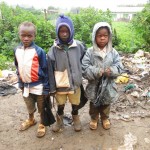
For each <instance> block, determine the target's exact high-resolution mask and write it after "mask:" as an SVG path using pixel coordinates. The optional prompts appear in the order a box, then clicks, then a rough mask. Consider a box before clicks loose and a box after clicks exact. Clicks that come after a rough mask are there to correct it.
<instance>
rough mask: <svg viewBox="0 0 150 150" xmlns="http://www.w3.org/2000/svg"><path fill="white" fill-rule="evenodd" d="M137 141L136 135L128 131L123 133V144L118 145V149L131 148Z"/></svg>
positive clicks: (126, 149) (131, 149)
mask: <svg viewBox="0 0 150 150" xmlns="http://www.w3.org/2000/svg"><path fill="white" fill-rule="evenodd" d="M136 143H137V137H136V136H134V135H132V133H130V132H129V133H128V134H125V135H124V145H122V146H120V147H119V148H118V150H133V146H134V145H136Z"/></svg>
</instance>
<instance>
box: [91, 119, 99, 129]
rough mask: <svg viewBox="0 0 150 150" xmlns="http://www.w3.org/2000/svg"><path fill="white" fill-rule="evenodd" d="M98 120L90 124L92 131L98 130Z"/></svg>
mask: <svg viewBox="0 0 150 150" xmlns="http://www.w3.org/2000/svg"><path fill="white" fill-rule="evenodd" d="M97 125H98V123H97V120H91V122H90V124H89V127H90V129H91V130H96V129H97Z"/></svg>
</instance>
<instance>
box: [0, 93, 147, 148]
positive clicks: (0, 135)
mask: <svg viewBox="0 0 150 150" xmlns="http://www.w3.org/2000/svg"><path fill="white" fill-rule="evenodd" d="M129 96H130V95H128V97H127V96H126V95H125V94H122V95H121V97H120V100H119V101H118V102H116V103H115V104H114V105H113V106H112V109H111V115H110V121H111V129H110V130H104V129H103V128H102V126H101V123H99V126H98V129H97V130H95V131H92V130H90V129H89V121H90V117H89V114H88V106H89V105H88V103H87V104H86V105H85V107H83V108H82V109H81V110H80V111H79V113H80V119H81V122H82V131H81V132H75V131H74V130H73V126H72V125H70V124H66V126H65V128H64V130H63V131H62V132H59V133H54V132H52V127H46V131H47V132H46V135H45V136H44V137H43V138H40V139H39V138H37V137H36V131H37V126H38V124H36V125H35V126H33V127H31V128H29V129H28V130H26V131H23V132H20V131H19V130H18V129H19V126H20V124H21V122H22V121H23V120H25V119H26V118H27V117H28V115H27V111H26V107H25V104H24V101H23V99H22V95H21V92H19V93H17V94H15V95H8V96H3V97H0V111H1V113H0V120H1V121H0V150H133V149H134V150H149V149H150V111H149V110H150V106H149V105H148V104H146V105H144V104H145V103H144V104H142V101H137V100H135V99H132V100H133V101H137V102H136V103H135V102H134V103H132V101H131V99H130V98H129ZM135 104H138V105H135ZM53 113H54V114H55V109H54V108H53ZM65 114H67V115H68V116H69V115H70V105H69V103H67V106H66V108H65ZM35 117H36V119H37V120H38V119H39V116H38V113H37V112H36V116H35Z"/></svg>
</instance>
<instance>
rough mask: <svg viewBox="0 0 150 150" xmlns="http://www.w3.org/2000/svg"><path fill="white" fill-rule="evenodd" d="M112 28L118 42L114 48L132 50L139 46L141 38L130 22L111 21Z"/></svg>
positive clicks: (125, 50)
mask: <svg viewBox="0 0 150 150" xmlns="http://www.w3.org/2000/svg"><path fill="white" fill-rule="evenodd" d="M112 27H113V30H114V29H115V30H116V32H117V36H118V38H119V39H120V43H119V45H118V46H117V47H115V48H116V49H118V50H119V51H124V52H134V51H137V50H138V49H139V48H140V45H141V44H140V43H141V42H142V39H141V38H139V37H138V35H137V33H136V32H135V31H134V29H133V27H132V24H131V23H130V22H113V23H112Z"/></svg>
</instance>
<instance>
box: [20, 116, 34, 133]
mask: <svg viewBox="0 0 150 150" xmlns="http://www.w3.org/2000/svg"><path fill="white" fill-rule="evenodd" d="M36 123H37V122H36V121H35V119H33V120H30V119H27V120H26V121H24V122H23V123H22V124H21V126H20V129H19V131H24V130H27V129H28V128H30V127H31V126H34V125H35V124H36Z"/></svg>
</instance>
